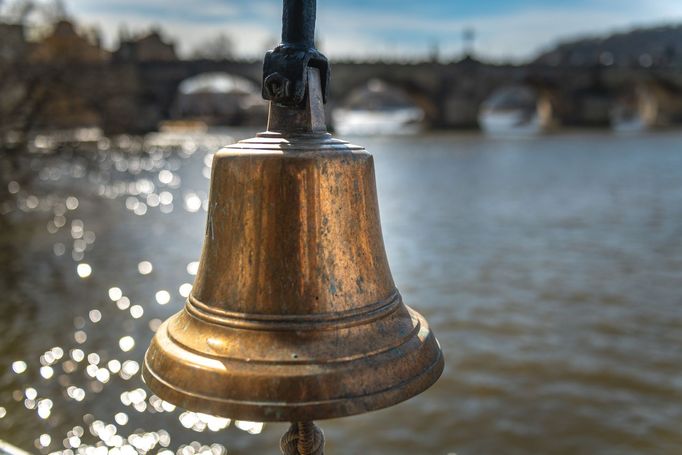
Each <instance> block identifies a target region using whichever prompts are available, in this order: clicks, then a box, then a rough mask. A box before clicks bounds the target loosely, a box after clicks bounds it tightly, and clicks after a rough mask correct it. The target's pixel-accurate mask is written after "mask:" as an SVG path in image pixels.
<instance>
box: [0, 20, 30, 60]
mask: <svg viewBox="0 0 682 455" xmlns="http://www.w3.org/2000/svg"><path fill="white" fill-rule="evenodd" d="M27 47H28V45H27V43H26V37H25V35H24V26H23V25H21V24H5V23H0V60H12V59H14V58H16V57H17V56H19V55H21V54H23V53H24V52H25V51H26V49H27Z"/></svg>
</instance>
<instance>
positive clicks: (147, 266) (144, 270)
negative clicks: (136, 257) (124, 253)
mask: <svg viewBox="0 0 682 455" xmlns="http://www.w3.org/2000/svg"><path fill="white" fill-rule="evenodd" d="M153 269H154V267H153V266H152V263H151V262H149V261H142V262H140V263H139V264H137V271H138V272H140V274H141V275H149V274H150V273H152V270H153Z"/></svg>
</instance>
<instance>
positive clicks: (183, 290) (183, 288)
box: [178, 283, 192, 298]
mask: <svg viewBox="0 0 682 455" xmlns="http://www.w3.org/2000/svg"><path fill="white" fill-rule="evenodd" d="M178 292H179V293H180V295H181V296H183V297H185V298H187V297H189V293H190V292H192V285H191V284H189V283H183V284H181V285H180V288H179V289H178Z"/></svg>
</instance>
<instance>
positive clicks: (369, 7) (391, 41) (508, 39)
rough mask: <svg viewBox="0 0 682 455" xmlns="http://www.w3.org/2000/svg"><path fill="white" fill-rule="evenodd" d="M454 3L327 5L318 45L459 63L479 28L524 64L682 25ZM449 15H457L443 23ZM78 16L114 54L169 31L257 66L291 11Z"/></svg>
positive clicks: (115, 4)
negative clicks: (227, 42) (574, 47)
mask: <svg viewBox="0 0 682 455" xmlns="http://www.w3.org/2000/svg"><path fill="white" fill-rule="evenodd" d="M445 1H446V0H430V1H426V0H423V2H422V3H420V4H419V5H417V6H415V4H414V2H407V3H406V2H404V1H398V0H396V1H394V2H393V3H392V8H385V5H384V7H382V5H383V4H380V2H379V1H378V0H374V1H372V0H365V1H363V2H360V1H355V0H348V1H344V2H341V1H340V0H329V1H328V2H320V3H319V5H318V8H319V12H318V30H319V33H318V36H319V38H320V39H321V41H322V47H323V50H324V51H325V52H326V53H327V54H328V55H329V56H330V57H331V58H332V59H334V58H337V59H338V58H344V57H377V56H391V57H395V56H398V57H400V56H402V57H415V56H423V55H425V53H426V52H428V50H429V49H430V48H431V47H432V46H433V44H434V43H435V42H437V43H438V44H439V46H440V48H441V50H442V52H443V53H444V54H445V55H446V56H452V57H454V56H457V55H459V54H460V53H461V50H462V47H463V46H462V39H461V35H462V31H463V30H464V29H465V28H469V27H473V28H474V29H475V30H476V35H477V38H476V51H477V53H478V54H479V55H481V56H482V57H484V58H490V59H510V58H511V59H517V60H518V59H526V58H529V57H532V56H533V55H535V54H536V53H537V52H538V51H539V50H541V49H542V48H545V47H547V46H548V45H550V44H552V43H554V42H556V41H558V40H559V39H561V38H565V37H569V36H578V35H584V34H590V35H593V34H600V33H601V34H603V33H607V32H610V31H613V30H622V29H627V28H630V27H633V26H635V25H650V24H658V23H661V22H671V21H674V20H678V21H680V20H682V2H680V1H679V0H648V1H644V0H590V1H589V2H585V1H582V0H574V1H572V2H569V1H557V2H552V3H549V2H543V3H538V2H536V1H535V0H516V1H514V2H511V3H512V4H513V5H515V7H514V8H510V7H509V6H507V7H505V8H504V9H501V8H497V9H495V8H491V7H488V9H487V10H485V8H483V7H480V8H478V9H476V10H473V9H471V8H470V10H467V14H466V15H465V17H462V15H458V14H456V13H453V10H454V9H456V8H454V6H453V5H455V4H451V3H447V4H446V3H444V2H445ZM447 1H448V2H450V1H451V0H447ZM460 3H461V2H460ZM493 4H496V2H493V3H490V4H487V5H493ZM439 5H440V6H441V8H442V9H443V11H445V12H447V14H446V13H443V14H440V15H439V14H437V11H438V6H439ZM69 6H70V7H71V8H72V10H73V12H74V13H75V15H76V17H78V18H79V19H82V20H83V21H84V22H86V23H96V24H98V25H99V26H100V28H102V29H103V30H104V32H105V36H106V37H107V42H108V43H109V44H110V45H111V44H113V43H114V39H113V38H114V37H115V36H116V34H117V30H118V29H119V27H120V24H127V25H128V26H129V28H131V29H133V30H136V29H137V30H139V29H146V28H149V27H150V26H152V25H161V26H163V28H164V29H165V30H166V32H167V34H168V35H170V36H172V37H173V39H174V40H175V41H176V42H178V43H179V45H180V50H181V51H182V52H185V53H186V52H188V51H189V50H191V49H193V48H195V47H196V46H197V45H199V43H201V42H203V41H205V40H206V39H208V38H210V37H212V36H215V35H217V34H219V33H225V34H227V35H229V36H231V37H232V39H233V41H234V43H235V48H236V49H238V52H239V53H240V54H241V55H244V56H250V57H255V56H259V55H261V54H262V52H263V50H264V49H265V47H266V44H272V43H273V42H274V41H276V39H277V38H278V37H279V33H280V30H279V29H280V22H279V19H280V15H281V2H280V1H275V0H232V1H225V0H194V1H193V2H192V3H191V4H189V3H188V2H186V0H146V1H144V2H140V1H139V0H117V1H115V0H72V1H71V3H70V4H69ZM455 6H456V5H455ZM380 7H381V8H380Z"/></svg>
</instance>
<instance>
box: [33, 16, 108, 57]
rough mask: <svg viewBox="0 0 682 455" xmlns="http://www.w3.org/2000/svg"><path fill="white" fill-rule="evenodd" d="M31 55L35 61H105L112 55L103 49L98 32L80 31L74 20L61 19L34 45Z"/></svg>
mask: <svg viewBox="0 0 682 455" xmlns="http://www.w3.org/2000/svg"><path fill="white" fill-rule="evenodd" d="M31 57H32V59H33V60H35V61H51V60H61V61H70V62H79V63H105V62H107V61H109V59H110V57H111V55H110V54H109V52H107V51H106V50H104V49H102V47H101V45H100V42H99V37H98V36H96V34H88V33H84V32H79V31H77V30H76V27H75V26H74V24H73V23H72V22H70V21H68V20H61V21H59V22H57V23H56V24H55V25H54V28H53V29H52V33H50V34H49V35H48V36H46V37H45V38H43V39H42V40H41V41H39V42H37V43H35V44H34V45H33V50H32V52H31Z"/></svg>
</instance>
